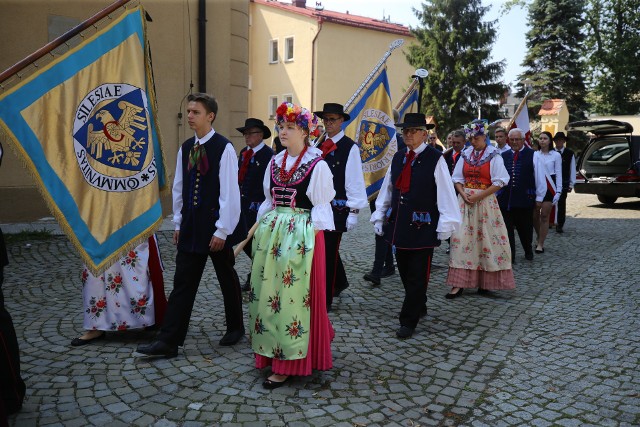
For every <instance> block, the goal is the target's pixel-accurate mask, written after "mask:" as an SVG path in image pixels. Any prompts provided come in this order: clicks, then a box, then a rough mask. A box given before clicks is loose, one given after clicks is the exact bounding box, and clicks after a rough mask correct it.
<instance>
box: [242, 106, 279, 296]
mask: <svg viewBox="0 0 640 427" xmlns="http://www.w3.org/2000/svg"><path fill="white" fill-rule="evenodd" d="M236 129H237V130H238V132H240V133H241V134H242V135H243V136H244V142H245V143H246V144H247V146H246V147H244V148H243V149H242V150H240V156H239V157H238V185H239V186H240V206H241V208H242V218H241V219H240V221H244V223H245V228H246V229H247V230H249V229H250V228H251V227H252V226H253V224H255V222H256V216H257V214H258V208H259V207H260V205H261V204H262V202H264V199H265V196H264V188H263V185H262V183H263V181H264V174H265V171H266V170H267V166H269V161H270V160H271V158H272V157H273V150H272V149H271V148H270V147H267V146H266V145H265V144H264V142H263V140H265V139H267V138H271V130H269V128H268V127H267V126H265V125H264V123H263V122H262V120H260V119H254V118H252V117H250V118H248V119H247V120H245V122H244V126H243V127H239V128H236ZM251 240H252V239H251ZM251 240H249V241H248V242H247V244H246V245H245V246H244V248H243V250H244V253H245V254H247V256H248V257H249V258H251ZM250 282H251V273H249V276H247V281H246V282H245V283H244V285H242V290H243V291H245V292H246V291H248V290H249V289H250V288H251V283H250Z"/></svg>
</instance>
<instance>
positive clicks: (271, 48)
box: [268, 39, 280, 64]
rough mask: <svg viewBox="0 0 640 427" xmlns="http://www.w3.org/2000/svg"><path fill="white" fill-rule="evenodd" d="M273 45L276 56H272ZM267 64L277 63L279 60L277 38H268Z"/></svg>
mask: <svg viewBox="0 0 640 427" xmlns="http://www.w3.org/2000/svg"><path fill="white" fill-rule="evenodd" d="M274 46H275V51H276V52H275V54H276V57H275V59H274V57H273V53H274V52H273V47H274ZM268 55H269V64H277V63H278V62H279V57H280V52H279V50H278V39H271V40H269V54H268Z"/></svg>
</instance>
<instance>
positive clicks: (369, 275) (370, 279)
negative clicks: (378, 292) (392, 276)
mask: <svg viewBox="0 0 640 427" xmlns="http://www.w3.org/2000/svg"><path fill="white" fill-rule="evenodd" d="M362 278H363V279H364V280H366V281H367V282H371V283H372V284H373V285H374V286H380V276H377V275H375V274H373V271H372V272H370V273H367V274H365V275H364V276H362Z"/></svg>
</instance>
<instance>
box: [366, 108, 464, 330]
mask: <svg viewBox="0 0 640 427" xmlns="http://www.w3.org/2000/svg"><path fill="white" fill-rule="evenodd" d="M396 126H398V127H401V128H402V134H403V136H404V142H405V144H406V146H407V148H406V150H402V151H399V152H397V153H396V154H395V155H394V156H393V159H392V161H391V165H390V166H389V168H388V169H387V174H386V175H385V177H384V181H383V182H382V187H381V188H380V193H379V194H378V199H377V201H376V210H375V212H374V213H373V215H371V223H373V227H374V230H375V232H376V234H378V235H384V237H385V239H386V240H387V241H388V242H389V244H391V245H394V246H395V248H396V262H397V265H398V272H399V273H400V278H401V280H402V284H403V285H404V290H405V296H404V302H403V304H402V310H401V311H400V316H399V320H400V328H399V329H398V330H397V331H396V336H397V337H398V338H401V339H405V338H409V337H411V336H412V335H413V332H414V330H415V328H416V326H417V325H418V321H419V320H420V317H422V316H423V315H424V314H426V312H425V308H426V303H427V286H428V285H429V276H430V273H431V259H432V256H433V248H435V247H437V246H440V241H442V240H446V239H448V238H449V237H451V234H452V233H453V232H455V231H456V230H457V229H458V228H459V227H460V224H461V223H462V217H461V215H460V208H459V206H458V199H457V197H456V192H455V190H454V188H453V182H452V180H451V175H450V174H449V170H448V168H447V164H446V162H445V160H444V157H443V156H442V153H441V152H440V151H438V150H437V149H435V148H433V147H432V146H431V145H429V144H427V143H426V140H427V126H432V125H427V123H426V119H425V116H424V114H420V113H408V114H406V115H405V117H404V123H398V124H397V125H396ZM389 211H390V212H389ZM387 212H389V213H388V214H387Z"/></svg>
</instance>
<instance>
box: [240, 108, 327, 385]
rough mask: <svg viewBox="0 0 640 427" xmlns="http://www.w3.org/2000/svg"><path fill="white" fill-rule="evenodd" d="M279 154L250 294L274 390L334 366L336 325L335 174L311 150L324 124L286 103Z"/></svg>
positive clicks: (271, 170) (255, 333)
mask: <svg viewBox="0 0 640 427" xmlns="http://www.w3.org/2000/svg"><path fill="white" fill-rule="evenodd" d="M276 114H277V121H278V126H279V129H280V132H279V134H280V141H281V142H282V145H283V146H284V147H285V148H286V149H285V150H283V151H282V152H280V153H278V154H277V155H276V156H275V157H274V158H273V159H272V160H271V164H270V165H269V167H268V168H267V171H266V173H265V177H264V184H263V186H264V194H265V196H266V200H265V201H264V202H263V204H262V205H261V206H260V209H259V210H258V228H257V230H256V233H255V236H254V240H253V266H252V269H251V290H250V291H249V325H250V327H249V330H250V336H251V346H252V348H253V351H254V352H255V354H256V368H258V369H261V368H264V367H266V366H269V365H271V372H272V375H271V376H269V377H268V378H267V379H266V380H265V381H264V382H263V386H264V387H265V388H267V389H274V388H277V387H280V386H282V385H283V384H284V383H285V382H286V381H287V380H288V379H289V378H290V377H291V376H292V375H311V372H312V369H319V370H328V369H331V367H332V359H331V340H332V339H333V335H334V332H333V328H332V326H331V323H330V322H329V318H328V316H327V311H326V303H325V300H326V292H325V255H324V253H325V249H324V237H323V233H322V231H321V230H333V229H334V223H333V212H332V210H331V200H333V198H334V197H335V190H334V189H333V176H332V174H331V171H330V169H329V167H328V166H327V164H326V163H325V162H324V160H322V157H321V155H322V152H321V151H320V150H318V149H317V148H314V147H310V146H309V134H310V133H314V131H315V130H316V124H317V119H316V117H315V116H314V115H313V114H312V113H311V112H310V111H308V110H307V109H305V108H301V107H300V106H298V105H294V104H291V103H283V104H281V105H280V106H279V107H278V109H277V110H276Z"/></svg>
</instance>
